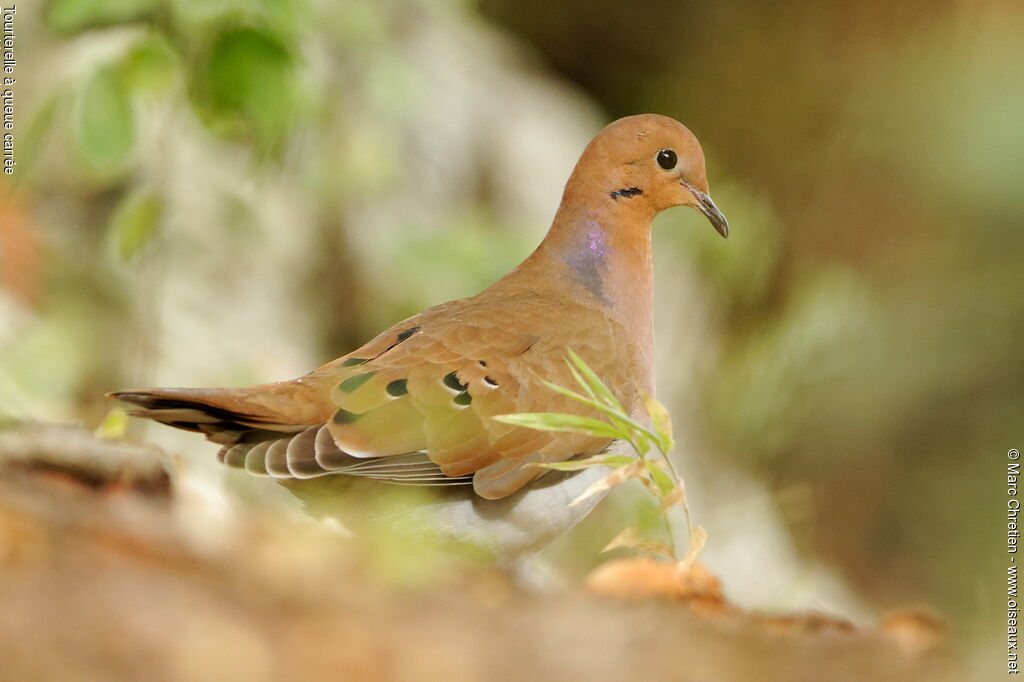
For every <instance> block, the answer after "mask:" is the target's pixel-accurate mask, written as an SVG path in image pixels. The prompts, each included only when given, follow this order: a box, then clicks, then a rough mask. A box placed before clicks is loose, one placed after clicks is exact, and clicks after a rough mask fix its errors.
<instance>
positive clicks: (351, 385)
mask: <svg viewBox="0 0 1024 682" xmlns="http://www.w3.org/2000/svg"><path fill="white" fill-rule="evenodd" d="M372 377H373V372H365V373H363V374H356V375H354V376H350V377H349V378H348V379H345V380H344V381H342V382H341V383H340V384H338V390H339V391H341V392H342V393H351V392H352V391H354V390H356V389H357V388H359V387H360V386H362V385H363V384H365V383H366V382H367V381H369V380H370V379H371V378H372Z"/></svg>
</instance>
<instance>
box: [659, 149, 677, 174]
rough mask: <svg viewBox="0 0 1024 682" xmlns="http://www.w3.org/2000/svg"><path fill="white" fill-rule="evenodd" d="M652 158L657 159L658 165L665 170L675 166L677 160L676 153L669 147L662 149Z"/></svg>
mask: <svg viewBox="0 0 1024 682" xmlns="http://www.w3.org/2000/svg"><path fill="white" fill-rule="evenodd" d="M654 158H655V159H657V161H658V165H659V166H661V167H662V168H664V169H665V170H672V169H673V168H675V167H676V161H678V159H677V158H676V153H675V152H674V151H672V150H671V149H662V150H661V151H660V152H658V155H657V156H656V157H654Z"/></svg>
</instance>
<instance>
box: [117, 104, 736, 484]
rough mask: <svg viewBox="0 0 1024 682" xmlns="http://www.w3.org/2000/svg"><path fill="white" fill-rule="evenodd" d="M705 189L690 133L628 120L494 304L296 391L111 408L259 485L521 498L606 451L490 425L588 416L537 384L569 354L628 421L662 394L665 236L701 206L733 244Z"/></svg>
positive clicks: (299, 384) (185, 393)
mask: <svg viewBox="0 0 1024 682" xmlns="http://www.w3.org/2000/svg"><path fill="white" fill-rule="evenodd" d="M707 191H708V188H707V180H706V177H705V169H704V156H703V152H702V151H701V148H700V144H699V143H698V142H697V140H696V138H695V137H694V136H693V134H692V133H690V131H689V130H687V129H686V128H685V127H684V126H683V125H681V124H680V123H678V122H676V121H674V120H672V119H670V118H667V117H664V116H658V115H653V114H647V115H640V116H631V117H628V118H624V119H620V120H618V121H615V122H614V123H612V124H610V125H609V126H607V127H606V128H605V129H604V130H602V131H601V132H600V133H599V134H598V135H597V137H595V138H594V140H593V141H592V142H591V143H590V144H589V145H588V146H587V148H586V149H585V150H584V152H583V154H582V156H581V157H580V160H579V162H578V163H577V165H576V168H575V169H574V170H573V173H572V175H571V177H570V178H569V181H568V183H567V185H566V188H565V193H564V195H563V197H562V202H561V205H560V206H559V209H558V213H557V215H556V216H555V219H554V221H553V223H552V225H551V228H550V230H549V232H548V234H547V236H546V237H545V238H544V241H543V242H542V243H541V244H540V246H539V247H538V248H537V249H536V250H535V251H534V252H533V253H532V254H531V255H530V256H529V257H528V258H527V259H526V260H525V261H524V262H523V263H522V264H520V265H519V266H518V267H517V268H516V269H515V270H513V271H512V272H510V273H509V274H508V275H506V276H505V277H503V278H502V279H500V280H499V281H498V282H496V283H495V284H493V285H492V286H491V287H489V288H487V289H485V290H484V291H482V292H481V293H479V294H477V295H475V296H471V297H469V298H465V299H461V300H457V301H451V302H448V303H443V304H441V305H438V306H435V307H433V308H430V309H428V310H426V311H424V312H422V313H420V314H419V315H415V316H413V317H410V318H408V319H406V320H403V321H401V322H399V323H398V324H396V325H394V326H393V327H391V328H390V329H388V330H386V331H384V332H382V333H381V334H380V335H378V336H377V337H376V338H374V339H373V340H371V341H369V342H368V343H366V344H365V345H364V346H362V347H361V348H358V349H356V350H354V351H352V352H351V353H349V354H348V355H345V356H344V357H342V358H339V359H338V360H335V361H333V362H331V363H328V364H326V365H324V366H323V367H321V368H319V369H317V370H315V371H314V372H311V373H310V374H307V375H306V376H304V377H301V378H299V379H295V380H293V381H286V382H281V383H275V384H267V385H262V386H252V387H248V388H238V389H146V390H132V391H121V392H118V393H114V394H112V395H113V397H116V398H118V399H121V400H124V401H127V402H130V403H134V404H135V405H137V406H139V407H140V408H142V409H139V410H136V411H134V412H133V414H134V415H135V416H140V417H148V418H150V419H153V420H155V421H158V422H161V423H164V424H168V425H170V426H175V427H178V428H184V429H191V430H194V431H199V432H202V433H204V434H205V435H206V437H207V438H208V439H209V440H211V441H214V442H216V443H220V444H221V445H222V446H223V447H222V449H221V451H220V456H221V458H222V460H223V461H225V462H226V463H227V464H229V465H231V466H236V467H240V468H245V469H247V470H248V471H250V472H251V473H254V474H257V475H269V476H273V477H276V478H281V479H303V478H311V477H318V476H323V475H327V474H346V475H350V476H359V477H363V478H371V479H376V480H382V481H388V482H391V483H407V484H422V485H453V486H456V485H457V486H463V487H464V488H466V489H467V490H468V491H471V492H469V493H468V494H472V495H476V496H478V497H480V498H485V499H488V500H497V499H500V498H506V497H508V496H510V495H512V494H513V493H516V491H519V490H520V489H521V488H523V487H524V486H527V485H528V484H530V483H531V482H532V481H534V479H536V478H537V477H538V476H541V475H543V470H541V469H539V468H537V467H533V466H526V465H527V464H528V463H532V462H538V461H541V462H552V461H561V460H566V459H569V458H572V457H576V456H579V455H587V454H593V453H597V452H600V451H602V450H604V449H606V448H607V447H608V446H609V442H608V440H607V439H600V438H592V437H589V436H584V435H579V434H572V433H553V432H540V431H535V430H531V429H526V428H522V427H516V426H511V425H508V424H503V423H500V422H497V421H495V420H492V419H490V417H491V416H494V415H500V414H507V413H511V412H567V413H581V414H582V413H585V408H583V406H581V405H580V404H578V403H576V402H574V401H572V400H570V399H568V398H566V397H564V396H561V395H559V394H557V393H555V392H553V391H551V390H549V389H547V388H545V387H544V386H543V384H542V383H541V381H540V379H541V378H543V379H546V380H548V381H553V382H555V383H560V384H563V385H571V384H572V378H571V376H570V373H569V370H568V368H567V367H566V364H565V362H564V360H565V357H566V351H567V349H569V348H571V349H572V350H574V351H575V352H576V353H578V354H579V355H580V356H581V357H582V358H583V359H584V360H585V361H586V362H587V364H589V365H590V366H591V368H593V369H594V371H595V372H596V373H597V374H598V376H600V377H601V378H602V380H604V381H605V383H606V384H608V386H609V387H611V389H612V390H613V391H614V392H615V394H616V396H617V397H618V399H619V400H620V401H621V403H622V404H623V405H624V406H626V408H627V409H630V410H634V411H635V410H638V409H639V405H640V402H641V401H640V398H641V396H642V394H643V393H651V392H653V388H654V386H653V383H654V382H653V367H652V358H653V329H652V310H651V309H652V278H653V270H652V257H651V229H650V228H651V221H652V220H653V218H654V217H655V215H656V214H657V213H658V212H659V211H661V210H663V209H665V208H669V207H671V206H678V205H688V206H692V207H694V208H697V209H698V210H700V211H702V212H703V213H705V215H707V216H708V218H709V219H710V220H711V221H712V223H713V224H714V226H715V227H716V229H718V230H719V232H721V233H722V235H723V236H725V235H726V234H727V225H726V222H725V219H724V217H723V216H722V214H721V213H720V212H719V211H718V209H717V208H716V207H715V205H714V203H713V202H712V201H711V199H710V198H709V197H708V196H707ZM470 483H471V484H472V487H471V488H469V487H468V486H469V484H470Z"/></svg>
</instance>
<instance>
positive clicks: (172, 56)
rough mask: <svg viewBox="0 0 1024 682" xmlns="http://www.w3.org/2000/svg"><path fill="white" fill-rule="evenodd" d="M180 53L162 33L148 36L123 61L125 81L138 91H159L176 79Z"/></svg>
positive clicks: (122, 67)
mask: <svg viewBox="0 0 1024 682" xmlns="http://www.w3.org/2000/svg"><path fill="white" fill-rule="evenodd" d="M177 66H178V55H177V53H175V51H174V49H173V48H172V47H171V46H170V44H168V42H167V40H166V39H164V37H163V36H162V35H160V34H153V35H150V36H147V37H146V38H144V39H143V40H140V41H139V42H138V43H136V44H135V46H134V47H132V49H131V51H130V52H128V54H127V55H125V57H124V59H123V60H122V61H121V70H122V73H123V74H124V79H125V81H126V82H127V83H128V84H129V85H130V86H131V88H132V89H133V90H134V91H136V92H138V91H149V92H157V91H160V90H163V89H164V88H166V87H167V86H168V85H170V84H171V83H172V82H173V80H174V75H175V71H176V68H177Z"/></svg>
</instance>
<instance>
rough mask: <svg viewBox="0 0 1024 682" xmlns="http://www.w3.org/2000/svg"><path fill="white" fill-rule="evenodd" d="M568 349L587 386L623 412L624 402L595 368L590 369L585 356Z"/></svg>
mask: <svg viewBox="0 0 1024 682" xmlns="http://www.w3.org/2000/svg"><path fill="white" fill-rule="evenodd" d="M566 350H567V351H568V352H569V360H570V361H571V362H572V364H573V365H575V366H576V369H578V370H579V372H580V374H582V375H583V378H584V379H585V380H586V386H587V387H588V388H589V389H590V390H591V391H593V392H594V393H595V394H597V397H598V398H600V399H601V400H602V401H603V402H604V403H605V404H606V405H608V407H611V408H612V409H614V410H617V411H619V412H623V409H622V404H621V403H619V401H618V399H617V398H616V397H615V394H613V393H612V392H611V390H610V389H609V388H608V387H607V386H606V385H605V384H604V382H603V381H601V379H600V378H599V377H598V376H597V374H595V373H594V370H592V369H590V366H589V365H588V364H587V363H585V362H584V361H583V358H581V357H580V356H578V355H576V353H574V352H573V350H572V348H567V349H566Z"/></svg>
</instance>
